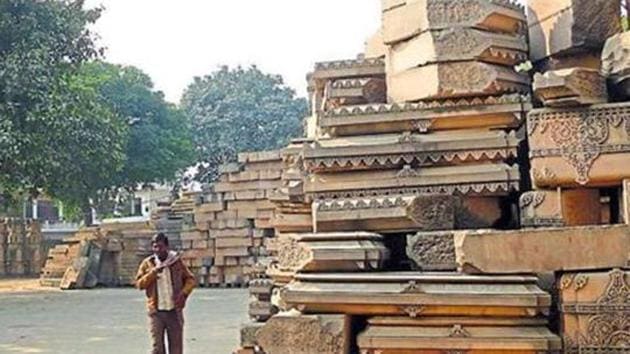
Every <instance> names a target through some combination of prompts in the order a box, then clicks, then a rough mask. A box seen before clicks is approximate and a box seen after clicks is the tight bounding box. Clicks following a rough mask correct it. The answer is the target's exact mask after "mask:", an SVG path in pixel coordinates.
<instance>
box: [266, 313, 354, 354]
mask: <svg viewBox="0 0 630 354" xmlns="http://www.w3.org/2000/svg"><path fill="white" fill-rule="evenodd" d="M350 336H351V323H350V318H349V317H348V316H344V315H301V314H298V313H293V312H292V313H281V314H279V315H276V316H274V317H273V318H271V319H270V320H269V321H267V323H266V324H265V326H264V327H262V328H261V329H259V330H258V331H257V333H256V341H257V342H258V343H259V344H260V346H261V347H262V348H263V350H264V351H265V353H267V354H320V353H329V354H348V353H350Z"/></svg>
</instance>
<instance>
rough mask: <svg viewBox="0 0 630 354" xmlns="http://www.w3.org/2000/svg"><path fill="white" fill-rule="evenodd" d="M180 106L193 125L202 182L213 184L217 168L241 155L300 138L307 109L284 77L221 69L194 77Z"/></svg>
mask: <svg viewBox="0 0 630 354" xmlns="http://www.w3.org/2000/svg"><path fill="white" fill-rule="evenodd" d="M181 105H182V108H183V109H184V110H185V111H186V112H187V113H188V115H189V116H190V118H191V120H192V126H193V140H194V143H195V146H196V147H197V149H198V152H199V154H200V156H202V157H201V159H202V162H203V164H202V167H203V168H202V170H201V172H200V175H199V176H198V179H199V180H201V181H212V180H214V179H215V178H216V177H217V170H218V166H219V165H221V164H222V163H225V162H228V161H230V160H232V159H234V158H235V156H236V153H238V152H245V151H255V150H269V149H276V148H280V147H282V146H284V145H286V144H287V143H288V142H289V141H290V139H292V138H295V137H298V136H300V135H301V134H302V119H303V117H304V116H305V114H306V113H307V107H308V106H307V103H306V100H305V99H303V98H296V95H295V92H294V91H293V90H292V89H290V88H288V87H286V86H284V84H283V81H282V78H281V77H280V76H274V75H269V74H265V73H263V72H261V71H260V70H259V69H258V68H257V67H255V66H252V67H249V68H247V69H243V68H241V67H237V68H235V69H230V68H228V67H222V68H220V69H219V70H217V71H215V72H213V73H211V74H210V75H208V76H205V77H204V78H195V80H194V82H193V83H192V84H191V85H190V86H189V87H188V88H187V90H186V91H185V93H184V96H183V98H182V103H181Z"/></svg>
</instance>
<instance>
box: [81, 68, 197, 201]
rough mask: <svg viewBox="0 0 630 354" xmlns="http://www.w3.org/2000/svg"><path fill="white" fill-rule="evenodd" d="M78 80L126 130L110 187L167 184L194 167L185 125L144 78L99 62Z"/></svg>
mask: <svg viewBox="0 0 630 354" xmlns="http://www.w3.org/2000/svg"><path fill="white" fill-rule="evenodd" d="M82 74H83V76H84V77H85V78H86V79H87V80H89V81H90V84H91V85H92V87H93V88H94V89H95V90H96V91H97V92H98V93H99V95H100V96H101V98H102V99H103V100H104V101H105V102H106V104H107V105H108V106H109V107H111V109H112V110H113V111H114V113H115V114H116V115H117V116H118V117H119V119H120V120H121V121H123V122H124V123H125V124H126V125H128V127H129V137H128V139H127V141H126V144H125V156H126V159H125V163H124V165H123V168H122V169H121V170H120V171H119V172H118V173H116V174H115V175H114V176H113V178H112V181H111V185H112V186H115V187H123V188H127V189H133V188H135V187H136V186H137V185H138V184H140V183H149V182H170V181H173V180H175V179H176V177H177V173H178V172H181V171H183V170H184V169H185V168H187V167H189V166H191V165H192V164H193V163H194V162H195V160H196V155H195V150H194V147H193V143H192V137H191V130H190V121H189V119H188V118H187V117H186V116H185V115H184V114H183V112H181V111H180V110H179V109H177V107H175V106H174V105H172V104H169V103H167V102H166V101H165V100H164V96H163V94H162V93H161V92H156V91H154V90H153V83H152V82H151V78H150V77H149V76H147V75H146V74H144V73H143V72H142V71H140V70H139V69H137V68H134V67H124V66H118V65H112V64H107V63H103V62H93V63H90V64H87V65H85V66H84V68H83V70H82Z"/></svg>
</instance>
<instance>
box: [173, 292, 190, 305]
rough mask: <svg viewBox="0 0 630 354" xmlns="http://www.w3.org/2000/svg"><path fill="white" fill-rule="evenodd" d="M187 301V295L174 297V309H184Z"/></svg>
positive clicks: (181, 294) (182, 294) (180, 294)
mask: <svg viewBox="0 0 630 354" xmlns="http://www.w3.org/2000/svg"><path fill="white" fill-rule="evenodd" d="M187 300H188V295H186V294H184V293H183V292H181V293H179V294H177V295H175V307H177V308H179V309H183V308H184V307H186V301H187Z"/></svg>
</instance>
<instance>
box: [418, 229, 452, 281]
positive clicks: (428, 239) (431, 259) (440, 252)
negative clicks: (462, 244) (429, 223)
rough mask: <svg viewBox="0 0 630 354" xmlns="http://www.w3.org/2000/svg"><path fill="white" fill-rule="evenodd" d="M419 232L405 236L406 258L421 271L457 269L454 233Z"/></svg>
mask: <svg viewBox="0 0 630 354" xmlns="http://www.w3.org/2000/svg"><path fill="white" fill-rule="evenodd" d="M455 232H456V231H444V232H435V231H434V232H419V233H417V234H414V235H408V236H407V256H408V257H409V259H410V260H412V261H413V262H414V263H415V265H416V267H417V268H418V269H419V270H422V271H444V270H451V271H454V270H456V269H457V262H456V258H455V241H454V237H455V236H454V233H455Z"/></svg>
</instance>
